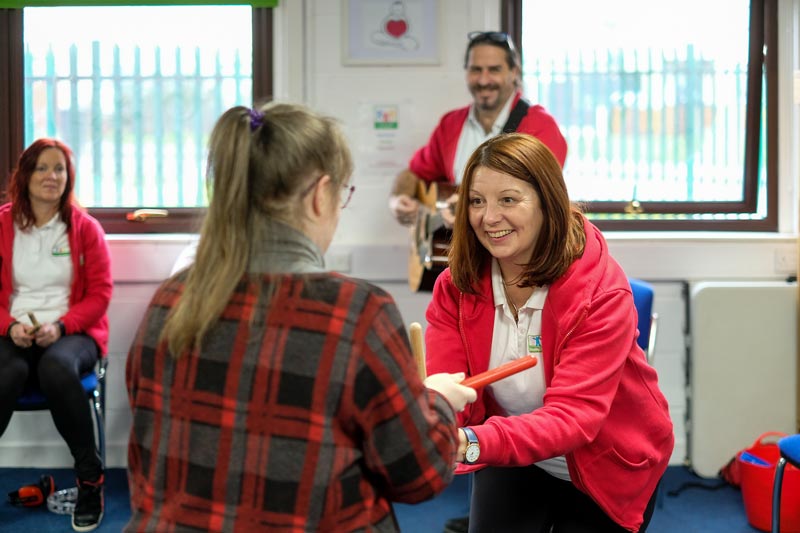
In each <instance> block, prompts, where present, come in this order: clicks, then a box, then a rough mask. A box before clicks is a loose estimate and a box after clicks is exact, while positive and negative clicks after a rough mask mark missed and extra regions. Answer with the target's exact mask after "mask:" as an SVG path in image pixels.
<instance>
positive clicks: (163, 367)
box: [125, 274, 457, 532]
mask: <svg viewBox="0 0 800 533" xmlns="http://www.w3.org/2000/svg"><path fill="white" fill-rule="evenodd" d="M183 276H184V275H179V277H178V278H175V279H172V280H169V281H167V282H165V283H164V285H162V287H161V288H160V289H159V290H158V291H157V292H156V294H155V295H154V297H153V300H152V302H151V304H150V306H149V308H148V311H147V314H146V315H145V318H144V320H143V321H142V324H141V326H140V328H139V331H138V333H137V337H136V340H135V342H134V344H133V346H132V348H131V350H130V353H129V355H128V361H127V368H126V381H127V386H128V391H129V400H130V405H131V408H132V411H133V427H132V431H131V435H130V442H129V447H128V470H129V472H128V477H129V484H130V489H131V506H132V510H133V515H132V518H131V520H130V522H129V523H128V525H127V526H126V528H125V531H159V532H161V531H248V532H249V531H280V532H300V531H303V532H304V531H326V532H329V531H397V530H398V527H397V521H396V519H395V517H394V514H393V512H392V508H391V504H390V502H392V501H398V502H406V503H414V502H419V501H423V500H426V499H429V498H431V497H433V496H434V495H435V494H437V493H439V492H440V491H442V490H443V489H444V488H445V487H446V485H447V484H448V483H449V482H450V481H451V480H452V476H453V464H454V461H455V450H456V446H457V436H456V429H455V425H454V424H455V417H454V413H453V410H452V408H451V407H450V405H449V404H448V403H447V401H446V400H445V399H444V398H443V397H442V396H440V395H438V394H437V393H434V392H433V391H430V390H428V389H426V388H425V387H424V385H423V384H422V383H421V381H420V380H419V377H418V375H417V370H416V366H415V363H414V360H413V357H412V355H411V352H410V346H409V342H408V338H407V336H406V332H405V328H404V326H403V322H402V319H401V316H400V313H399V311H398V310H397V307H396V306H395V304H394V301H393V300H392V298H391V296H389V295H388V294H387V293H385V292H384V291H382V290H381V289H379V288H377V287H375V286H373V285H371V284H369V283H367V282H364V281H359V280H354V279H351V278H347V277H344V276H340V275H337V274H312V275H259V276H249V277H247V278H245V279H244V280H243V281H242V282H241V283H240V284H239V286H238V287H237V289H236V291H235V294H234V296H233V297H232V298H231V301H230V303H229V304H228V306H227V307H226V309H225V311H224V313H223V315H222V317H221V319H220V320H219V321H218V323H217V324H216V325H215V326H214V327H213V328H212V330H211V331H210V332H209V334H208V335H207V336H206V338H205V339H204V342H203V346H202V348H201V350H200V351H199V353H198V352H197V351H196V352H194V353H185V354H183V355H182V356H181V357H180V358H177V359H175V358H172V357H171V356H170V355H169V354H168V352H167V350H166V347H165V345H164V344H159V343H158V338H159V335H160V332H161V328H162V326H163V324H164V319H165V317H166V315H167V313H168V312H169V310H170V309H171V307H172V306H173V305H174V304H175V302H176V301H177V299H178V297H179V296H180V294H181V291H182V290H183V283H182V279H183Z"/></svg>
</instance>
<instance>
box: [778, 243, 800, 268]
mask: <svg viewBox="0 0 800 533" xmlns="http://www.w3.org/2000/svg"><path fill="white" fill-rule="evenodd" d="M796 272H797V250H796V249H795V248H794V247H784V248H778V249H777V250H775V273H777V274H794V273H796Z"/></svg>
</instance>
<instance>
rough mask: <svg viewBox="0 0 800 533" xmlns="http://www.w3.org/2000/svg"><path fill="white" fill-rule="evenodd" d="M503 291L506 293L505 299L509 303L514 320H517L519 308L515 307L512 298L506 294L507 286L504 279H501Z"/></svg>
mask: <svg viewBox="0 0 800 533" xmlns="http://www.w3.org/2000/svg"><path fill="white" fill-rule="evenodd" d="M503 292H504V293H506V301H507V302H508V303H509V304H510V305H511V309H512V310H513V312H514V322H519V309H517V306H516V304H514V300H512V299H511V296H510V295H509V294H508V288H507V287H506V282H505V280H503Z"/></svg>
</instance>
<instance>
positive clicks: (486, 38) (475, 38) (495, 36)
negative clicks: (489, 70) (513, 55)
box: [467, 31, 514, 50]
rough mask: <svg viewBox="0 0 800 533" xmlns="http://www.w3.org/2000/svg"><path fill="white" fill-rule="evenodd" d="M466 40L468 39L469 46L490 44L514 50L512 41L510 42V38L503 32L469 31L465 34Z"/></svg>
mask: <svg viewBox="0 0 800 533" xmlns="http://www.w3.org/2000/svg"><path fill="white" fill-rule="evenodd" d="M467 39H469V44H470V46H473V45H476V44H479V43H486V42H492V43H497V44H501V45H503V46H507V47H508V48H509V49H511V50H513V49H514V41H512V40H511V36H510V35H509V34H508V33H506V32H504V31H471V32H469V33H468V34H467Z"/></svg>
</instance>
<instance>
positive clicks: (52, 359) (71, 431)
mask: <svg viewBox="0 0 800 533" xmlns="http://www.w3.org/2000/svg"><path fill="white" fill-rule="evenodd" d="M98 355H99V354H98V350H97V344H95V342H94V340H93V339H92V338H91V337H88V336H86V335H68V336H66V337H62V338H60V339H59V340H58V341H56V342H55V343H53V344H52V345H50V346H48V347H47V348H46V349H45V350H44V351H43V352H42V354H41V356H40V358H39V363H38V366H37V374H38V378H39V386H40V387H41V390H42V393H43V394H44V396H45V397H46V398H47V402H48V405H49V407H50V413H51V415H52V417H53V422H55V425H56V428H57V429H58V432H59V433H60V434H61V436H62V437H63V438H64V441H66V443H67V445H68V446H69V449H70V452H71V453H72V457H73V459H74V460H75V472H76V474H77V476H78V478H79V479H82V480H86V481H95V480H97V479H98V478H99V477H100V475H101V474H102V473H103V465H102V462H101V460H100V454H99V453H98V451H97V446H96V444H95V440H94V424H93V423H92V410H91V408H90V407H89V401H88V400H87V398H86V392H85V391H84V390H83V387H82V386H81V383H80V378H81V376H82V375H85V374H86V373H87V372H90V371H92V369H93V368H94V365H95V363H96V362H97V357H98Z"/></svg>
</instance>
